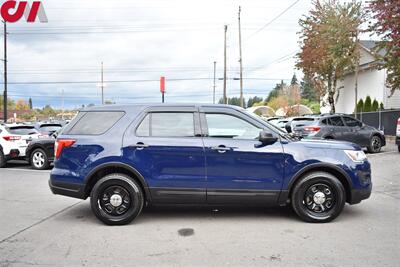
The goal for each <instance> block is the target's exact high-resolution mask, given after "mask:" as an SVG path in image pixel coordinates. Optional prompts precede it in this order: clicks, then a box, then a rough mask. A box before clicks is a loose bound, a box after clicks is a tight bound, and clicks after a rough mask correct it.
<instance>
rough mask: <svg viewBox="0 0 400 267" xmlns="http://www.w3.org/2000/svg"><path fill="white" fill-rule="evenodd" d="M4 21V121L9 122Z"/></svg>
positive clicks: (5, 27)
mask: <svg viewBox="0 0 400 267" xmlns="http://www.w3.org/2000/svg"><path fill="white" fill-rule="evenodd" d="M3 23H4V94H3V96H4V101H3V104H4V122H5V123H6V122H7V23H6V21H3Z"/></svg>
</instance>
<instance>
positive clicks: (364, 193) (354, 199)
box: [349, 184, 372, 205]
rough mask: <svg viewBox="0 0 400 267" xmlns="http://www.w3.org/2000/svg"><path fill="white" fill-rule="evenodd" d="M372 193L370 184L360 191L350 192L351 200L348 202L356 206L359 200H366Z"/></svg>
mask: <svg viewBox="0 0 400 267" xmlns="http://www.w3.org/2000/svg"><path fill="white" fill-rule="evenodd" d="M371 192H372V184H370V185H369V186H368V187H366V188H362V189H352V190H351V199H350V201H349V204H351V205H352V204H357V203H360V202H361V200H364V199H367V198H369V197H370V196H371Z"/></svg>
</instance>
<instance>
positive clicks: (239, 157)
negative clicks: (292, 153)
mask: <svg viewBox="0 0 400 267" xmlns="http://www.w3.org/2000/svg"><path fill="white" fill-rule="evenodd" d="M200 112H201V113H200V116H201V125H202V129H203V135H204V138H203V141H204V147H205V155H206V173H207V202H208V203H210V204H229V203H236V204H240V203H252V204H266V203H268V202H275V203H276V201H277V199H278V196H279V193H280V190H281V186H282V180H283V175H284V167H283V166H284V157H283V150H282V145H281V143H280V141H279V139H278V141H277V142H275V143H274V144H271V145H266V146H259V145H260V142H259V141H258V137H259V134H260V132H261V131H262V130H263V129H266V128H267V127H266V126H265V125H263V124H261V123H260V122H258V121H257V120H255V119H253V118H252V117H251V116H250V115H247V114H244V113H241V112H239V111H232V109H224V108H216V107H208V108H207V107H203V108H201V109H200ZM270 131H271V130H270ZM271 133H273V132H272V131H271Z"/></svg>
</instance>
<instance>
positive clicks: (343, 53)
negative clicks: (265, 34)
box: [296, 0, 365, 113]
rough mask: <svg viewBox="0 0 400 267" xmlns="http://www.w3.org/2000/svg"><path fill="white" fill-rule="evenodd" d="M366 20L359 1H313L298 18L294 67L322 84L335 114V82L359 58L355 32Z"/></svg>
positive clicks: (351, 67) (356, 32)
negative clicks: (304, 15)
mask: <svg viewBox="0 0 400 267" xmlns="http://www.w3.org/2000/svg"><path fill="white" fill-rule="evenodd" d="M364 20H365V14H364V12H363V9H362V6H361V3H360V2H356V1H354V0H353V1H351V2H348V3H346V2H344V3H342V2H341V1H338V0H329V1H326V2H323V3H321V2H320V1H313V9H312V10H311V11H310V12H309V14H308V15H307V16H306V17H305V18H302V19H300V21H299V24H300V26H301V31H300V34H301V35H300V47H301V51H300V53H298V54H297V57H298V61H297V64H296V66H297V67H298V68H300V69H302V70H303V72H304V74H305V75H308V76H309V77H310V78H311V79H313V80H317V81H318V84H321V85H323V91H324V93H326V94H327V95H328V102H329V105H330V106H331V112H332V113H335V99H334V95H335V93H336V91H337V82H338V81H339V80H342V79H343V77H344V75H345V74H346V73H347V72H349V71H351V70H353V69H354V67H355V66H356V64H358V61H359V57H360V55H359V50H358V49H357V41H356V40H357V35H358V33H359V32H360V31H361V30H360V26H361V24H362V23H363V22H364Z"/></svg>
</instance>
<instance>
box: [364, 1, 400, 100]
mask: <svg viewBox="0 0 400 267" xmlns="http://www.w3.org/2000/svg"><path fill="white" fill-rule="evenodd" d="M369 10H370V11H371V15H372V18H373V19H374V21H375V23H374V24H373V25H371V27H370V29H371V30H372V31H374V32H375V33H376V34H377V35H378V36H379V37H381V39H382V41H380V42H378V45H377V47H375V51H376V52H378V51H383V52H384V55H383V56H380V53H376V54H377V56H378V57H380V59H381V60H382V62H383V64H381V65H380V68H386V69H387V77H386V84H387V86H388V87H389V88H390V89H391V93H392V94H393V93H394V91H395V90H400V0H371V1H370V4H369Z"/></svg>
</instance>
